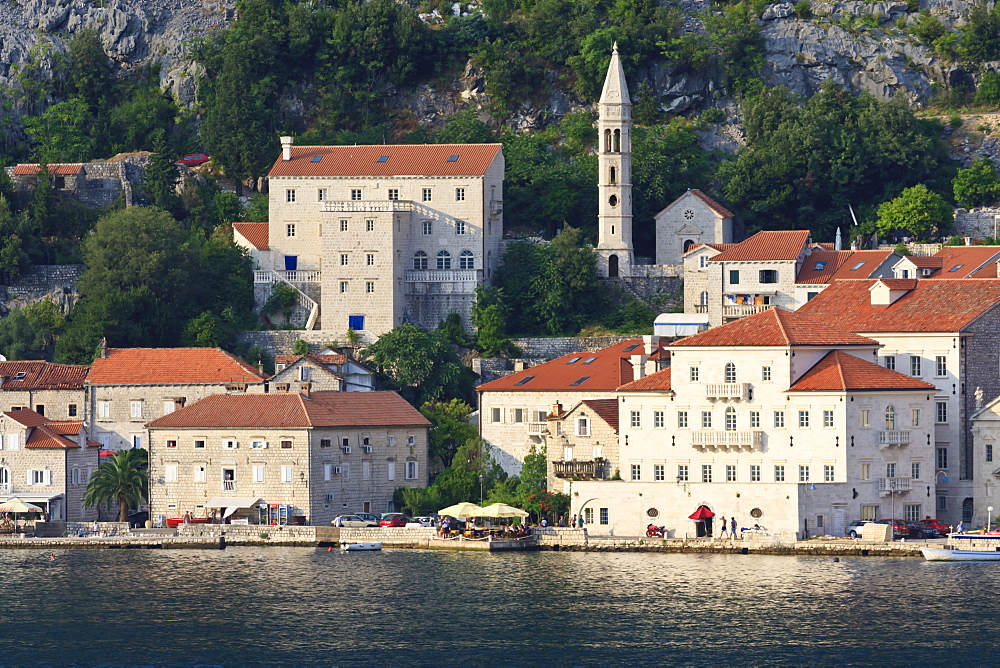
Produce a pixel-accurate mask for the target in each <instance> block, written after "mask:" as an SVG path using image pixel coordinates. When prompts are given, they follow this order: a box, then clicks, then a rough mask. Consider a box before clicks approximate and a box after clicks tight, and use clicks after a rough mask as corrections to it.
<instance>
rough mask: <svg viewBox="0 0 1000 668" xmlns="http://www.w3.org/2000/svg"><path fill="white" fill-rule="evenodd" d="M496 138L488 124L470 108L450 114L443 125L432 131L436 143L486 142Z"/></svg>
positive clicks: (493, 140)
mask: <svg viewBox="0 0 1000 668" xmlns="http://www.w3.org/2000/svg"><path fill="white" fill-rule="evenodd" d="M496 140H497V138H496V135H494V134H493V131H492V130H490V126H488V125H486V123H483V122H482V121H481V120H479V116H478V115H476V112H475V111H474V110H472V109H465V110H463V111H460V112H458V113H457V114H454V115H452V117H451V118H449V119H448V122H447V123H446V124H445V126H444V127H443V128H441V129H440V130H438V131H437V132H436V133H434V142H435V143H437V144H488V143H490V142H495V141H496Z"/></svg>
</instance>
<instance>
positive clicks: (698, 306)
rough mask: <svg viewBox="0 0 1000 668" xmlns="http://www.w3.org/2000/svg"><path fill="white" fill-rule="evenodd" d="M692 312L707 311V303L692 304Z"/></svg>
mask: <svg viewBox="0 0 1000 668" xmlns="http://www.w3.org/2000/svg"><path fill="white" fill-rule="evenodd" d="M694 312H695V313H708V304H695V305H694Z"/></svg>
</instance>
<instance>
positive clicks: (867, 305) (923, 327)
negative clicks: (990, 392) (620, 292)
mask: <svg viewBox="0 0 1000 668" xmlns="http://www.w3.org/2000/svg"><path fill="white" fill-rule="evenodd" d="M879 280H881V281H882V282H883V283H885V284H891V285H890V287H895V286H896V285H897V284H904V285H902V286H900V288H899V289H909V292H907V293H906V294H905V295H903V296H902V297H900V298H899V299H897V300H896V301H895V302H894V303H892V304H890V305H889V306H872V305H871V293H870V292H869V289H870V288H871V286H872V285H874V284H875V282H876V281H875V280H853V281H852V280H845V281H837V282H836V283H834V284H833V285H831V286H830V287H828V288H827V289H825V290H823V292H821V293H819V295H817V296H816V297H815V298H813V299H811V300H810V301H808V302H807V303H805V304H803V305H802V306H801V307H800V308H799V310H798V311H796V313H798V314H801V315H805V316H809V317H812V318H816V319H821V320H823V321H824V322H835V323H837V325H838V326H839V327H843V328H844V329H847V330H850V331H852V332H871V333H875V332H957V331H961V330H962V329H964V328H965V327H967V326H968V325H969V324H970V323H972V321H974V320H975V319H976V318H978V317H979V316H981V315H982V314H983V313H985V312H986V311H987V310H989V309H990V308H992V307H993V306H994V305H996V304H997V303H998V302H1000V280H998V279H993V280H989V279H965V280H954V281H936V280H933V279H927V280H922V281H916V280H913V279H909V280H907V279H885V278H883V279H879ZM710 331H711V330H710Z"/></svg>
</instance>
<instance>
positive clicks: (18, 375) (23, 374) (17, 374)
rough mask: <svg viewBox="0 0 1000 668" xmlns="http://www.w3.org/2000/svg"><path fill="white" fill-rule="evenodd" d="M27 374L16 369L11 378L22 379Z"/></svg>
mask: <svg viewBox="0 0 1000 668" xmlns="http://www.w3.org/2000/svg"><path fill="white" fill-rule="evenodd" d="M27 376H28V373H27V372H26V371H18V372H17V373H15V374H14V377H13V378H11V380H24V379H25V378H26V377H27Z"/></svg>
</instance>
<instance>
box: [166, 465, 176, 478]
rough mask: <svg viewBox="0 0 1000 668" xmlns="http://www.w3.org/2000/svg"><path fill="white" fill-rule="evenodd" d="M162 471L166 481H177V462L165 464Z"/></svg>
mask: <svg viewBox="0 0 1000 668" xmlns="http://www.w3.org/2000/svg"><path fill="white" fill-rule="evenodd" d="M164 473H165V475H164V478H166V480H167V482H177V464H167V466H166V470H165V471H164Z"/></svg>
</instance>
